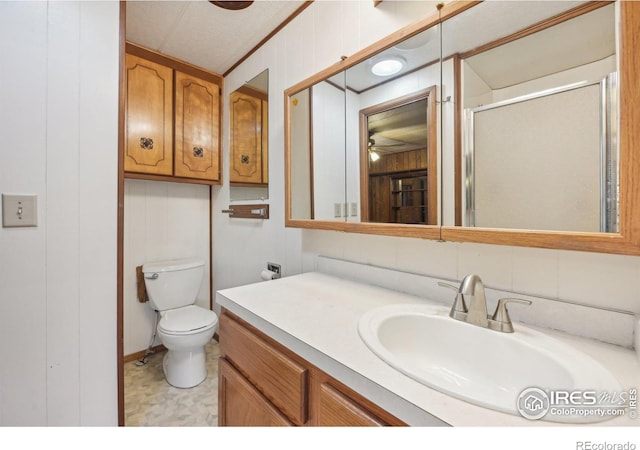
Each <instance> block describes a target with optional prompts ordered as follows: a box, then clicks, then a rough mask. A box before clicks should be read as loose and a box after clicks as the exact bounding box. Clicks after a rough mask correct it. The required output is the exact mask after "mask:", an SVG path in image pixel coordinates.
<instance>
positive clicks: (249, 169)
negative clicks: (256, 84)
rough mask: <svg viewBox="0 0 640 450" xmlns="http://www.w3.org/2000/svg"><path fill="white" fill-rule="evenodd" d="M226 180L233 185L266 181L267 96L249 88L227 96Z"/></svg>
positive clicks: (261, 183)
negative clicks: (227, 165)
mask: <svg viewBox="0 0 640 450" xmlns="http://www.w3.org/2000/svg"><path fill="white" fill-rule="evenodd" d="M229 100H230V114H229V118H230V123H231V127H230V128H231V129H230V133H231V136H230V140H229V142H230V146H231V150H230V155H231V156H230V166H231V167H230V169H229V181H230V182H231V183H233V184H235V185H245V184H246V185H266V184H267V183H268V182H269V180H268V172H269V171H268V167H267V165H268V164H267V163H268V142H267V141H268V139H267V134H268V133H267V131H268V122H267V115H268V113H267V111H268V101H267V94H266V93H264V92H261V91H258V90H256V89H253V88H251V87H248V86H243V87H242V88H240V89H238V90H237V91H235V92H233V93H231V95H230V97H229Z"/></svg>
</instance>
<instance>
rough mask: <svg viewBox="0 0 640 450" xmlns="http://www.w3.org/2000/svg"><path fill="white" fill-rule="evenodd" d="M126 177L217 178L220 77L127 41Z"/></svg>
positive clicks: (202, 180)
mask: <svg viewBox="0 0 640 450" xmlns="http://www.w3.org/2000/svg"><path fill="white" fill-rule="evenodd" d="M125 83H126V85H125V92H126V101H125V134H126V135H125V152H124V171H125V177H128V178H144V179H158V180H165V181H182V182H194V183H206V184H214V183H220V182H221V177H220V165H221V164H220V111H221V105H220V95H221V92H222V77H221V76H220V75H217V74H214V73H211V72H207V71H205V70H203V69H200V68H197V67H194V66H191V65H190V64H187V63H184V62H182V61H178V60H174V59H172V58H169V57H167V56H165V55H161V54H159V53H156V52H153V51H151V50H148V49H145V48H142V47H139V46H137V45H133V44H131V43H127V54H126V81H125Z"/></svg>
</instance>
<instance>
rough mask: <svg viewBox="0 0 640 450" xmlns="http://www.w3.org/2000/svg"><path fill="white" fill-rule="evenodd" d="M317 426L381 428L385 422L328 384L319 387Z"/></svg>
mask: <svg viewBox="0 0 640 450" xmlns="http://www.w3.org/2000/svg"><path fill="white" fill-rule="evenodd" d="M317 425H318V426H321V427H331V426H353V427H372V426H373V427H381V426H384V425H386V423H385V422H383V421H382V420H380V419H379V418H377V417H376V416H374V415H373V414H371V413H370V412H369V411H367V410H366V409H364V408H363V407H362V406H361V405H360V404H358V403H356V402H355V401H353V400H352V399H350V398H349V397H347V396H346V395H344V394H342V393H341V392H339V391H338V390H336V389H335V388H334V387H333V386H331V385H330V384H328V383H322V384H321V385H320V394H319V402H318V423H317Z"/></svg>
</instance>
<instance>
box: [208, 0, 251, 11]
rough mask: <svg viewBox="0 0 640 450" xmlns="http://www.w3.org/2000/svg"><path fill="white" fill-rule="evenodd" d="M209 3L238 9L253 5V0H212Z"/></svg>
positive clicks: (223, 7)
mask: <svg viewBox="0 0 640 450" xmlns="http://www.w3.org/2000/svg"><path fill="white" fill-rule="evenodd" d="M209 3H213V4H214V5H216V6H219V7H220V8H222V9H231V10H233V11H236V10H238V9H245V8H247V7H249V6H251V4H252V3H253V1H251V2H233V1H232V2H214V1H210V2H209Z"/></svg>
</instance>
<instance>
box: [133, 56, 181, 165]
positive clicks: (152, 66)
mask: <svg viewBox="0 0 640 450" xmlns="http://www.w3.org/2000/svg"><path fill="white" fill-rule="evenodd" d="M126 69H127V70H126V90H127V101H126V103H125V109H126V111H125V117H127V126H126V128H125V133H126V136H125V143H126V147H125V161H124V170H125V171H128V172H142V173H151V174H156V175H171V174H172V171H173V159H172V156H173V106H172V105H173V102H172V95H173V70H172V69H171V68H169V67H165V66H162V65H160V64H156V63H154V62H151V61H148V60H146V59H143V58H139V57H137V56H133V55H129V54H127V55H126Z"/></svg>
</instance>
